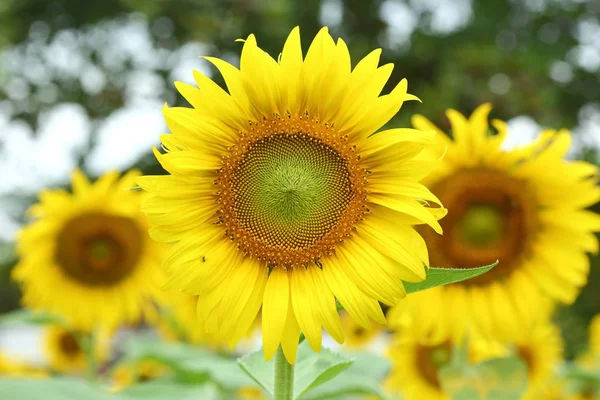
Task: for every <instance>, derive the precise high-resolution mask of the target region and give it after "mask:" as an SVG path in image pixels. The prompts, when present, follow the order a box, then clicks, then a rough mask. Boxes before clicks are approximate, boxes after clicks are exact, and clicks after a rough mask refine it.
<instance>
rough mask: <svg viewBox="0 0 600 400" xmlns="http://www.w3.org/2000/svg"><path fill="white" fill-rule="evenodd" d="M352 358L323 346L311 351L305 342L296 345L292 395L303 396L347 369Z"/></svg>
mask: <svg viewBox="0 0 600 400" xmlns="http://www.w3.org/2000/svg"><path fill="white" fill-rule="evenodd" d="M353 362H354V360H353V359H350V358H347V357H345V356H343V355H342V354H339V353H334V352H333V351H331V350H329V349H326V348H323V349H321V352H320V353H315V352H313V351H312V350H311V349H310V347H309V346H308V344H307V343H306V342H303V343H301V344H300V346H299V347H298V362H297V363H296V368H295V371H294V396H295V398H304V397H303V396H304V395H306V394H307V393H309V392H310V391H311V390H313V389H315V388H317V387H319V386H320V385H322V384H324V383H326V382H327V381H330V380H331V379H333V378H335V377H336V376H337V375H338V374H340V373H341V372H343V371H345V370H347V369H348V368H349V367H350V366H351V365H352V363H353Z"/></svg>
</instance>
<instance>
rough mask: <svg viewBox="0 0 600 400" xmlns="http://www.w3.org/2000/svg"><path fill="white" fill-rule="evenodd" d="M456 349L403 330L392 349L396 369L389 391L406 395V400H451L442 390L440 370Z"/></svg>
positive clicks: (392, 372)
mask: <svg viewBox="0 0 600 400" xmlns="http://www.w3.org/2000/svg"><path fill="white" fill-rule="evenodd" d="M453 350H454V349H453V346H452V343H451V342H450V341H444V342H430V341H428V340H423V338H420V337H418V336H417V335H415V334H414V331H412V330H411V329H405V330H402V331H401V332H400V333H398V334H397V335H395V337H394V339H393V340H392V344H391V346H390V348H389V349H388V357H389V358H390V360H391V361H392V369H391V371H390V373H389V375H388V377H387V381H386V386H387V388H388V389H389V390H390V391H391V392H393V393H397V394H402V395H403V396H404V397H403V398H405V399H406V400H421V399H427V400H449V399H450V397H449V396H448V395H446V394H445V393H444V392H443V390H442V386H441V384H440V381H439V378H438V371H439V370H440V368H442V367H443V366H445V365H446V364H448V363H449V362H450V360H451V359H452V352H453Z"/></svg>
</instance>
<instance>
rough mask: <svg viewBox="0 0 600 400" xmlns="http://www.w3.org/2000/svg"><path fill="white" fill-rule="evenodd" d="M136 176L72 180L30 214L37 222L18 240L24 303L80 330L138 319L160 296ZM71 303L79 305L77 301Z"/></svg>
mask: <svg viewBox="0 0 600 400" xmlns="http://www.w3.org/2000/svg"><path fill="white" fill-rule="evenodd" d="M138 175H139V173H138V172H136V171H132V172H129V173H127V174H126V175H125V176H124V177H122V178H121V179H119V175H118V173H116V172H109V173H107V174H106V175H104V176H102V177H101V178H100V179H98V181H97V182H95V183H94V184H92V183H90V182H89V181H88V180H87V178H86V177H85V176H84V175H83V174H82V173H81V172H80V171H75V172H73V175H72V187H73V193H72V194H69V193H67V192H66V191H64V190H47V191H43V192H42V193H41V194H40V202H39V203H38V204H35V205H34V206H32V207H31V209H30V210H29V214H30V215H31V216H32V217H34V218H35V220H34V222H32V223H31V224H30V225H28V226H26V227H25V228H23V230H22V231H21V232H20V234H19V237H18V252H19V256H20V261H19V264H18V265H17V266H16V268H15V269H14V272H13V278H14V279H15V280H17V281H19V282H21V284H22V287H23V292H24V295H23V301H24V303H25V305H27V306H29V307H31V308H33V309H39V310H44V311H47V312H51V313H53V314H56V315H60V316H63V317H65V319H66V320H67V321H68V322H69V323H70V324H72V326H74V327H75V328H77V329H82V330H89V329H92V328H95V327H107V328H114V327H116V326H117V325H118V324H120V323H130V322H135V321H138V320H139V319H140V318H141V316H142V315H143V314H144V312H145V310H146V314H147V315H149V313H150V311H151V308H152V307H151V301H156V300H158V299H159V298H160V297H161V296H162V295H161V294H160V290H159V289H158V287H159V284H158V280H159V279H160V276H161V274H162V271H161V269H160V268H159V267H158V266H159V264H160V260H161V257H162V246H160V245H158V244H156V243H154V242H153V241H152V240H150V238H149V237H148V235H147V233H146V230H147V228H148V225H147V222H146V218H145V216H143V215H142V214H141V213H140V212H139V204H140V197H141V194H140V193H139V192H136V191H132V190H127V189H130V188H132V187H133V186H135V177H136V176H138ZM73 299H76V300H75V301H74V300H73Z"/></svg>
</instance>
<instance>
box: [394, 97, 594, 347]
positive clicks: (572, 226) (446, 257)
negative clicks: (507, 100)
mask: <svg viewBox="0 0 600 400" xmlns="http://www.w3.org/2000/svg"><path fill="white" fill-rule="evenodd" d="M490 110H491V106H490V105H489V104H485V105H482V106H480V107H479V108H478V109H477V110H476V111H475V112H474V113H473V114H472V115H471V117H470V118H469V119H467V118H465V117H464V116H463V115H461V114H459V113H458V112H456V111H454V110H449V111H448V112H447V116H448V118H449V120H450V122H451V124H452V134H453V136H454V140H453V141H452V140H450V139H448V137H447V136H445V135H444V134H443V133H442V132H441V131H439V129H438V128H437V127H435V126H434V125H433V124H432V123H431V122H429V121H428V120H426V119H425V118H424V117H422V116H415V117H414V118H413V125H414V126H415V127H416V128H418V129H433V130H436V131H437V132H438V133H439V134H438V135H437V136H436V144H437V154H442V153H443V152H446V154H445V156H444V159H443V161H442V162H441V163H440V165H439V167H438V168H437V169H436V171H435V172H434V173H433V174H431V175H430V176H429V178H428V180H427V181H426V183H427V184H428V186H429V187H431V190H432V192H433V193H434V194H435V195H437V196H438V197H439V198H440V199H441V201H442V202H443V203H444V205H445V206H447V207H448V209H449V210H450V212H449V213H448V216H447V217H446V218H445V219H444V220H443V221H442V227H443V229H444V232H445V234H444V236H443V237H442V236H438V235H435V234H433V232H432V231H431V230H428V229H427V228H424V229H422V230H421V231H420V232H421V233H422V234H423V237H424V239H425V241H426V242H427V246H428V248H429V252H430V257H431V265H432V266H435V267H445V268H471V267H476V266H478V265H485V264H490V263H492V262H494V261H495V260H497V259H498V260H500V264H499V265H498V266H497V267H495V268H494V269H493V270H492V271H490V272H488V273H487V274H484V275H482V276H480V277H477V278H474V279H470V280H468V281H464V282H461V283H456V284H452V285H448V286H444V287H438V288H435V289H432V290H427V291H423V292H421V293H417V294H416V295H415V296H411V298H409V299H407V301H404V302H401V303H400V304H399V305H398V307H396V309H394V310H392V312H391V313H390V318H391V319H392V320H394V319H398V318H400V315H402V314H403V313H406V312H408V313H409V314H410V315H412V316H413V317H414V318H415V319H418V320H419V322H420V323H419V325H420V327H421V328H422V331H421V334H422V335H434V336H438V337H449V336H451V337H453V338H454V339H455V340H456V339H458V338H461V337H462V336H463V335H464V333H465V329H468V328H472V327H475V328H477V329H479V330H480V331H481V332H483V333H484V334H487V335H490V336H495V337H501V338H502V339H503V340H510V339H511V338H513V337H515V336H518V335H519V334H520V333H521V332H522V331H523V330H524V327H526V326H528V323H527V321H528V320H532V319H535V318H536V316H535V314H536V313H537V312H538V310H539V308H540V304H541V303H542V302H547V301H549V300H547V299H550V300H552V301H560V302H565V303H572V302H573V301H574V299H575V297H576V296H577V294H578V293H579V291H580V289H581V287H582V286H583V285H585V283H586V282H587V276H588V271H589V260H588V257H587V255H586V252H593V253H596V252H597V251H598V242H597V240H596V237H595V236H594V234H593V232H597V231H600V216H598V215H597V214H595V213H592V212H590V211H587V210H585V209H584V208H585V207H588V206H590V205H593V204H594V203H596V202H597V201H598V200H599V199H600V188H599V187H598V185H597V183H598V169H597V167H595V166H594V165H592V164H589V163H586V162H583V161H566V160H564V156H565V154H566V152H567V150H568V149H569V147H570V145H571V135H570V134H569V133H568V132H567V131H564V130H561V131H559V132H556V131H544V132H542V133H541V134H540V135H539V137H538V138H537V140H535V141H534V142H533V143H531V144H529V145H527V146H525V147H522V148H517V149H514V150H510V151H506V150H502V149H501V147H500V146H501V145H502V143H503V141H504V138H505V137H506V131H507V127H506V124H505V123H504V122H502V121H499V120H494V121H493V122H492V126H493V127H494V128H495V129H496V130H497V134H495V135H494V134H491V133H490V132H489V130H490V128H489V126H488V114H489V112H490ZM431 304H436V307H431Z"/></svg>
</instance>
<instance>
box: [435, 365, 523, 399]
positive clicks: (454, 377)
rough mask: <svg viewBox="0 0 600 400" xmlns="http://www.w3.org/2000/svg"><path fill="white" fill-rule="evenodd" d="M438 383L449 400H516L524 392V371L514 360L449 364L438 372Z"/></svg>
mask: <svg viewBox="0 0 600 400" xmlns="http://www.w3.org/2000/svg"><path fill="white" fill-rule="evenodd" d="M439 379H440V383H441V385H442V388H443V390H444V391H445V392H446V393H447V394H448V395H449V396H450V398H451V399H452V400H477V399H480V400H483V399H486V400H519V399H521V396H522V394H523V393H524V392H525V389H526V388H527V368H526V366H525V364H524V363H523V361H521V360H520V359H518V358H494V359H490V360H486V361H484V362H482V363H479V364H477V365H461V364H456V363H451V364H449V365H448V366H446V367H443V368H442V369H440V372H439Z"/></svg>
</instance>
